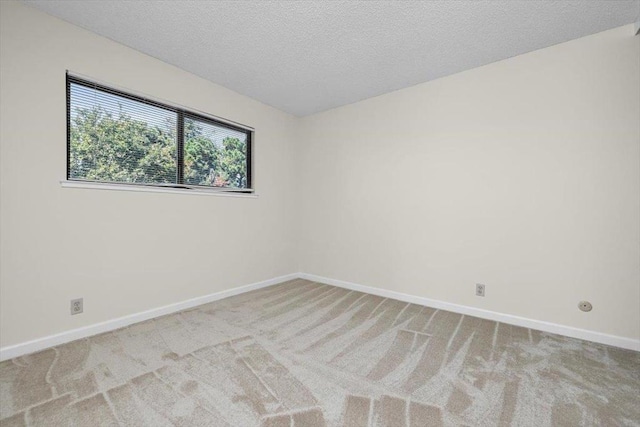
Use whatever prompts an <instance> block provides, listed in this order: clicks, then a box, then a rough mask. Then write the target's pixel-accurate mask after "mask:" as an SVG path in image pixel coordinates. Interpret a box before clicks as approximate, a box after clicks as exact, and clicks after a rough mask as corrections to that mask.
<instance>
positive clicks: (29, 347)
mask: <svg viewBox="0 0 640 427" xmlns="http://www.w3.org/2000/svg"><path fill="white" fill-rule="evenodd" d="M298 278H300V279H306V280H311V281H314V282H319V283H325V284H327V285H333V286H338V287H341V288H345V289H350V290H354V291H359V292H366V293H369V294H373V295H378V296H382V297H385V298H393V299H397V300H400V301H405V302H410V303H413V304H419V305H424V306H428V307H433V308H438V309H442V310H448V311H452V312H455V313H460V314H466V315H469V316H475V317H480V318H482V319H489V320H494V321H497V322H503V323H508V324H511V325H516V326H522V327H525V328H531V329H536V330H539V331H545V332H551V333H554V334H559V335H565V336H568V337H573V338H579V339H583V340H587V341H593V342H597V343H601V344H607V345H611V346H615V347H621V348H626V349H629V350H635V351H640V340H634V339H631V338H626V337H620V336H616V335H609V334H604V333H601V332H595V331H589V330H586V329H579V328H573V327H571V326H564V325H559V324H556V323H551V322H544V321H541V320H534V319H528V318H525V317H519V316H514V315H511V314H503V313H498V312H495V311H489V310H483V309H480V308H475V307H469V306H465V305H459V304H453V303H449V302H445V301H439V300H434V299H430V298H424V297H419V296H415V295H409V294H404V293H401V292H395V291H390V290H387V289H381V288H375V287H372V286H365V285H360V284H356V283H351V282H346V281H344V280H337V279H331V278H328V277H323V276H318V275H315V274H308V273H292V274H287V275H284V276H279V277H274V278H273V279H269V280H263V281H261V282H256V283H252V284H250V285H245V286H240V287H237V288H232V289H227V290H225V291H221V292H215V293H212V294H209V295H204V296H201V297H197V298H193V299H190V300H186V301H182V302H179V303H175V304H169V305H166V306H164V307H158V308H154V309H151V310H147V311H143V312H140V313H134V314H131V315H128V316H124V317H119V318H117V319H113V320H108V321H105V322H101V323H96V324H93V325H89V326H84V327H82V328H78V329H72V330H70V331H65V332H61V333H59V334H55V335H49V336H47V337H43V338H38V339H35V340H32V341H27V342H24V343H20V344H16V345H12V346H6V347H2V348H0V361H3V360H7V359H12V358H14V357H19V356H23V355H25V354H29V353H33V352H36V351H39V350H43V349H45V348H49V347H53V346H56V345H60V344H64V343H67V342H70V341H74V340H77V339H81V338H86V337H90V336H93V335H97V334H101V333H103V332H109V331H113V330H115V329H119V328H123V327H125V326H129V325H131V324H133V323H138V322H142V321H145V320H149V319H152V318H155V317H159V316H164V315H166V314H171V313H175V312H178V311H182V310H186V309H189V308H192V307H196V306H198V305H202V304H207V303H209V302H213V301H217V300H221V299H224V298H228V297H231V296H234V295H238V294H242V293H245V292H249V291H253V290H256V289H261V288H266V287H268V286H272V285H276V284H278V283H282V282H286V281H287V280H293V279H298Z"/></svg>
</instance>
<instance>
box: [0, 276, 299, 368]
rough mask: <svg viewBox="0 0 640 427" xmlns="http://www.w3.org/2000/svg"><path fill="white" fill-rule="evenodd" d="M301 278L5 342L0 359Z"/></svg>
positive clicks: (277, 280)
mask: <svg viewBox="0 0 640 427" xmlns="http://www.w3.org/2000/svg"><path fill="white" fill-rule="evenodd" d="M297 278H300V274H295V273H294V274H287V275H284V276H279V277H274V278H273V279H269V280H263V281H261V282H256V283H252V284H250V285H245V286H239V287H237V288H232V289H227V290H225V291H220V292H215V293H212V294H209V295H204V296H201V297H197V298H192V299H189V300H186V301H182V302H178V303H175V304H169V305H165V306H163V307H158V308H153V309H151V310H147V311H143V312H140V313H134V314H130V315H128V316H124V317H119V318H117V319H113V320H107V321H105V322H100V323H95V324H93V325H89V326H84V327H82V328H77V329H72V330H70V331H65V332H61V333H59V334H55V335H49V336H46V337H43V338H37V339H35V340H32V341H27V342H24V343H20V344H16V345H11V346H6V347H2V348H0V361H3V360H8V359H13V358H14V357H19V356H24V355H25V354H29V353H33V352H36V351H38V350H43V349H45V348H49V347H53V346H56V345H60V344H64V343H67V342H70V341H75V340H78V339H81V338H86V337H90V336H93V335H97V334H101V333H103V332H109V331H113V330H115V329H119V328H123V327H125V326H129V325H131V324H133V323H138V322H142V321H144V320H149V319H152V318H154V317H159V316H164V315H166V314H171V313H175V312H177V311H182V310H186V309H188V308H192V307H196V306H198V305H202V304H207V303H209V302H213V301H217V300H221V299H224V298H228V297H231V296H234V295H238V294H242V293H245V292H249V291H254V290H256V289H261V288H266V287H268V286H272V285H276V284H278V283H282V282H286V281H287V280H293V279H297Z"/></svg>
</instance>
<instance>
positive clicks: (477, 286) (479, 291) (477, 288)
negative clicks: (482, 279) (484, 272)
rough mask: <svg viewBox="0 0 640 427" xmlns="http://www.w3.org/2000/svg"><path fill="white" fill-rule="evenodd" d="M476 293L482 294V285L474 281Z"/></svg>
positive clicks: (480, 295) (481, 295)
mask: <svg viewBox="0 0 640 427" xmlns="http://www.w3.org/2000/svg"><path fill="white" fill-rule="evenodd" d="M476 295H477V296H479V297H483V296H484V285H483V284H482V283H476Z"/></svg>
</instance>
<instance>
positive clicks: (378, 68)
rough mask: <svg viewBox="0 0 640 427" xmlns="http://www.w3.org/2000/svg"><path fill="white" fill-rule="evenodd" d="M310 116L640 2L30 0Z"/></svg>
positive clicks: (505, 54)
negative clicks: (134, 0)
mask: <svg viewBox="0 0 640 427" xmlns="http://www.w3.org/2000/svg"><path fill="white" fill-rule="evenodd" d="M26 3H28V4H30V5H32V6H34V7H36V8H38V9H41V10H43V11H45V12H48V13H50V14H52V15H55V16H58V17H60V18H62V19H64V20H66V21H69V22H71V23H73V24H76V25H78V26H81V27H84V28H87V29H89V30H91V31H93V32H95V33H98V34H101V35H103V36H106V37H108V38H110V39H113V40H116V41H118V42H120V43H123V44H125V45H127V46H130V47H132V48H134V49H137V50H139V51H141V52H144V53H146V54H149V55H151V56H154V57H156V58H159V59H161V60H163V61H165V62H168V63H170V64H173V65H176V66H178V67H180V68H182V69H184V70H187V71H190V72H192V73H194V74H196V75H198V76H201V77H204V78H206V79H208V80H210V81H212V82H215V83H218V84H220V85H222V86H225V87H227V88H229V89H232V90H234V91H236V92H239V93H242V94H244V95H247V96H250V97H251V98H254V99H257V100H259V101H262V102H264V103H266V104H269V105H272V106H274V107H276V108H279V109H281V110H283V111H287V112H289V113H292V114H295V115H297V116H304V115H308V114H312V113H315V112H319V111H323V110H327V109H330V108H333V107H337V106H340V105H344V104H349V103H352V102H355V101H359V100H362V99H365V98H369V97H372V96H376V95H380V94H383V93H385V92H390V91H393V90H396V89H400V88H404V87H407V86H411V85H415V84H418V83H422V82H425V81H428V80H432V79H435V78H438V77H442V76H446V75H449V74H453V73H457V72H460V71H463V70H467V69H470V68H474V67H478V66H481V65H484V64H488V63H490V62H494V61H498V60H501V59H505V58H509V57H512V56H515V55H519V54H522V53H525V52H530V51H532V50H535V49H540V48H544V47H547V46H551V45H554V44H557V43H561V42H564V41H567V40H571V39H575V38H578V37H582V36H586V35H589V34H594V33H597V32H600V31H603V30H607V29H610V28H614V27H617V26H621V25H624V24H629V23H632V22H634V21H635V20H636V19H637V18H638V13H639V10H640V1H638V0H629V1H598V0H589V1H587V0H581V1H537V0H530V1H513V0H511V1H425V2H415V1H414V2H404V1H366V2H360V1H331V2H330V1H300V2H292V1H274V2H267V1H136V2H131V1H55V0H53V1H51V0H48V1H26Z"/></svg>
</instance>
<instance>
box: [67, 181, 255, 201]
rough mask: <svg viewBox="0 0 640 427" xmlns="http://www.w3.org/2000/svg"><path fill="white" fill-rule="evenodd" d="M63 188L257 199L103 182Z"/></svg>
mask: <svg viewBox="0 0 640 427" xmlns="http://www.w3.org/2000/svg"><path fill="white" fill-rule="evenodd" d="M60 185H61V186H62V187H63V188H81V189H88V190H113V191H137V192H143V193H172V194H193V195H198V196H221V197H239V198H244V199H257V198H258V195H257V194H255V193H241V192H239V191H230V190H222V189H220V190H218V189H210V190H209V189H206V188H171V187H166V188H165V187H155V186H151V185H135V184H112V183H102V182H86V181H66V180H65V181H60Z"/></svg>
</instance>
